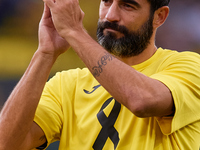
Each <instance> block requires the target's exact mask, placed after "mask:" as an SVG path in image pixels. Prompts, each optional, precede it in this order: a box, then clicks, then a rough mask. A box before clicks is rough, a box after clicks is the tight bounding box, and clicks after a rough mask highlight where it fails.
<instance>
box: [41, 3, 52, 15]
mask: <svg viewBox="0 0 200 150" xmlns="http://www.w3.org/2000/svg"><path fill="white" fill-rule="evenodd" d="M50 17H51V11H50V8H49V7H48V6H47V4H46V3H44V10H43V14H42V19H46V18H50Z"/></svg>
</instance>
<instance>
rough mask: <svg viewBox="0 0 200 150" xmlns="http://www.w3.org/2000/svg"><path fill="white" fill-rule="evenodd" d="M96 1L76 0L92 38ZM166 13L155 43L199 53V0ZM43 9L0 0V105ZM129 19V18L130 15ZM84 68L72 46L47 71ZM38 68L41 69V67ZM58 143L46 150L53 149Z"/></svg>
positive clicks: (182, 1)
mask: <svg viewBox="0 0 200 150" xmlns="http://www.w3.org/2000/svg"><path fill="white" fill-rule="evenodd" d="M99 3H100V0H80V5H81V8H82V10H83V11H84V12H85V18H84V22H83V23H84V26H85V28H86V29H87V31H88V33H89V34H90V35H91V36H92V37H93V38H94V39H96V26H97V20H98V7H99ZM170 8H171V11H170V16H169V17H168V19H167V21H166V23H165V24H164V25H163V26H162V27H160V28H159V29H158V33H157V38H156V45H157V46H158V47H160V46H161V47H163V48H169V49H175V50H178V51H185V50H189V51H195V52H197V53H200V26H199V25H200V17H199V15H200V9H199V8H200V1H199V0H175V1H171V3H170ZM42 11H43V2H42V1H41V0H0V106H3V104H4V102H5V101H6V99H7V97H8V95H9V94H10V92H11V91H12V89H13V87H14V86H15V85H16V83H17V82H18V81H19V79H20V77H21V76H22V75H23V73H24V71H25V69H26V67H27V66H28V64H29V62H30V59H31V57H32V55H33V54H34V52H35V50H36V49H37V45H38V36H37V34H38V24H39V21H40V18H41V15H42ZM130 19H131V18H130ZM77 67H80V68H82V67H84V64H83V63H82V61H81V60H80V59H79V58H78V57H77V55H76V54H75V53H74V51H73V50H72V49H70V50H69V51H67V52H66V53H65V54H63V55H62V56H60V57H59V59H58V60H57V61H56V63H55V65H54V67H53V68H52V71H51V75H50V77H51V76H53V75H54V74H55V73H56V72H58V71H62V70H67V69H71V68H77ZM41 69H42V68H41ZM57 145H58V142H57V143H55V144H52V145H51V146H50V147H49V148H48V150H56V149H58V148H57Z"/></svg>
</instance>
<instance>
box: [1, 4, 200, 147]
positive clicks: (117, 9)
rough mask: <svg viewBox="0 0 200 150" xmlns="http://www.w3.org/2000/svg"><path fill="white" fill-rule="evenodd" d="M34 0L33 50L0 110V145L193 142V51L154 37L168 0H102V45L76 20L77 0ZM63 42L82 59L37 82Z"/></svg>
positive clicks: (198, 136) (199, 122) (197, 120)
mask: <svg viewBox="0 0 200 150" xmlns="http://www.w3.org/2000/svg"><path fill="white" fill-rule="evenodd" d="M44 2H45V9H44V13H43V17H42V19H41V22H40V28H39V47H38V50H37V51H36V53H35V54H34V56H33V58H32V61H31V63H30V65H29V67H28V68H27V70H26V72H25V74H24V75H23V77H22V79H21V80H20V81H19V83H18V85H17V86H16V87H15V89H14V91H13V92H12V94H11V95H10V97H9V98H8V100H7V102H6V104H5V106H4V109H3V110H2V113H1V118H0V119H1V120H0V135H1V138H0V150H5V149H9V150H12V149H20V150H26V149H33V148H36V147H37V149H43V148H45V147H46V146H48V145H49V144H50V143H52V142H54V141H56V140H60V148H59V149H63V150H66V149H84V150H87V149H94V150H100V149H105V150H114V149H117V150H124V149H127V150H130V149H131V150H132V149H134V150H135V149H142V150H146V149H148V150H149V149H158V150H161V149H167V150H168V149H173V150H175V149H199V146H200V112H199V108H200V103H199V98H200V78H199V74H200V71H199V70H200V69H199V67H200V61H199V59H200V57H199V55H198V54H195V53H192V52H183V53H178V52H176V51H171V50H163V49H162V48H159V49H157V48H156V46H155V44H154V43H155V35H156V30H157V28H158V27H159V26H161V25H162V24H163V23H164V22H165V20H166V18H167V16H168V13H169V8H168V6H167V5H168V3H169V1H168V0H166V1H165V0H163V1H160V0H154V1H150V0H102V1H101V4H100V11H99V23H98V31H97V36H98V41H99V43H100V44H101V45H102V46H100V45H99V44H98V43H96V42H95V41H94V40H93V39H92V38H91V37H90V36H89V35H88V34H87V32H86V31H85V30H84V28H83V25H82V20H83V16H84V13H83V12H82V10H81V9H80V7H79V4H78V0H45V1H44ZM69 46H72V48H73V49H74V50H75V51H76V53H77V54H78V56H79V57H80V58H81V59H82V61H83V62H84V63H85V64H86V66H87V68H84V69H82V70H81V69H75V70H69V71H64V72H61V73H58V74H57V75H56V76H55V77H53V78H52V79H51V80H50V81H48V82H47V83H46V80H47V78H48V75H49V72H50V70H51V67H52V65H53V64H54V62H55V60H56V59H57V57H58V56H59V55H60V54H62V53H64V52H65V51H66V49H68V48H69ZM45 83H46V85H45ZM38 103H39V105H38ZM36 109H37V110H36Z"/></svg>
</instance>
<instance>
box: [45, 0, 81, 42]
mask: <svg viewBox="0 0 200 150" xmlns="http://www.w3.org/2000/svg"><path fill="white" fill-rule="evenodd" d="M44 2H45V3H46V4H47V5H48V6H49V8H50V10H51V13H52V20H53V23H54V25H55V28H56V30H57V31H58V33H59V35H60V36H62V37H63V38H65V39H67V38H68V37H69V36H68V35H70V34H71V33H73V32H74V31H75V32H79V31H81V30H84V28H83V23H82V21H83V17H84V12H83V11H82V10H81V8H80V6H79V1H78V0H44Z"/></svg>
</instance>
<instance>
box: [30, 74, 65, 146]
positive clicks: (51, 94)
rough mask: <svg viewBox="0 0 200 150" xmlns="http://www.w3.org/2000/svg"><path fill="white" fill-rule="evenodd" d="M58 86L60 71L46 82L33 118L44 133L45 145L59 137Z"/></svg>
mask: <svg viewBox="0 0 200 150" xmlns="http://www.w3.org/2000/svg"><path fill="white" fill-rule="evenodd" d="M60 88H61V87H60V73H57V74H56V76H54V77H53V78H52V79H50V80H49V81H48V82H47V83H46V85H45V88H44V91H43V93H42V96H41V99H40V102H39V105H38V108H37V110H36V115H35V118H34V121H35V122H36V123H37V124H38V125H39V126H40V127H41V128H42V130H43V131H44V133H45V136H46V138H47V141H48V144H47V145H49V144H50V143H52V142H54V141H57V140H59V139H60V134H61V128H62V120H63V112H62V105H61V104H62V102H61V98H60V96H61V95H60V91H61V89H60Z"/></svg>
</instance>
